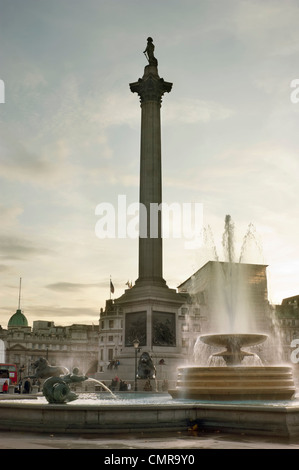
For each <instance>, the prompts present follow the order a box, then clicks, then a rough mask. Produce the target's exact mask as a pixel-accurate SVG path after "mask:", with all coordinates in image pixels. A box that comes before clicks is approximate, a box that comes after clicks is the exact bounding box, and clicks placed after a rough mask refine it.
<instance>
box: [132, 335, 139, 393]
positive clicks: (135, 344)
mask: <svg viewBox="0 0 299 470" xmlns="http://www.w3.org/2000/svg"><path fill="white" fill-rule="evenodd" d="M133 346H134V349H135V387H134V390H135V392H137V353H138V351H139V340H138V339H137V338H136V339H134V341H133Z"/></svg>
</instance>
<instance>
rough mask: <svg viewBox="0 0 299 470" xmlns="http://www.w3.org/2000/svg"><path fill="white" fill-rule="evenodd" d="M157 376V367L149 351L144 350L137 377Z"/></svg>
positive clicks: (152, 377)
mask: <svg viewBox="0 0 299 470" xmlns="http://www.w3.org/2000/svg"><path fill="white" fill-rule="evenodd" d="M155 377H156V368H155V366H154V364H153V361H152V358H151V356H150V355H149V353H148V352H143V353H142V354H141V356H140V359H139V362H138V370H137V378H138V379H154V378H155Z"/></svg>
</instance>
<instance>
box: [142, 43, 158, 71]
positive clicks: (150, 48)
mask: <svg viewBox="0 0 299 470" xmlns="http://www.w3.org/2000/svg"><path fill="white" fill-rule="evenodd" d="M154 51H155V46H154V43H153V39H152V38H147V46H146V49H145V51H143V54H145V56H146V58H147V60H148V63H149V65H154V66H157V65H158V61H157V59H156V57H155V56H154Z"/></svg>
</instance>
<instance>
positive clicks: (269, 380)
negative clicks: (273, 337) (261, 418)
mask: <svg viewBox="0 0 299 470" xmlns="http://www.w3.org/2000/svg"><path fill="white" fill-rule="evenodd" d="M266 338H267V336H265V335H259V334H254V335H250V334H248V335H247V334H245V335H233V334H229V335H206V336H202V337H201V338H200V339H201V341H203V342H204V343H206V344H209V345H213V346H218V347H219V346H225V347H226V349H225V350H224V351H222V352H221V353H216V354H215V355H216V356H222V357H223V358H224V360H225V362H226V363H227V364H229V366H228V367H226V366H224V367H197V366H190V367H181V368H179V370H178V380H177V386H176V388H175V389H173V390H169V391H168V392H169V393H170V395H171V396H172V397H173V398H188V399H196V400H217V401H218V400H221V401H228V400H286V399H290V398H292V397H293V396H294V394H295V390H296V389H295V384H294V381H293V376H292V368H291V367H287V366H265V367H255V366H252V367H245V366H241V362H242V360H243V358H244V357H245V356H247V355H251V353H248V352H245V351H242V349H241V347H243V346H252V345H255V344H258V343H261V342H263V341H265V339H266Z"/></svg>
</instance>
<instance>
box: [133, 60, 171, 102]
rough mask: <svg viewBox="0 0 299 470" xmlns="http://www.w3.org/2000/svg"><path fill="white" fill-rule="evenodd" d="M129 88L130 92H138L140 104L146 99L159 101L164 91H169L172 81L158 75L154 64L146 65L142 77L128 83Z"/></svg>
mask: <svg viewBox="0 0 299 470" xmlns="http://www.w3.org/2000/svg"><path fill="white" fill-rule="evenodd" d="M130 89H131V92H132V93H138V95H139V97H140V102H141V104H142V103H144V102H146V101H157V102H158V103H161V102H162V96H163V95H164V93H165V92H167V93H170V91H171V89H172V83H170V82H165V80H164V79H163V78H160V77H159V75H158V70H157V67H156V66H153V65H147V66H146V67H145V69H144V75H143V77H142V78H139V80H138V82H134V83H130Z"/></svg>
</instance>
